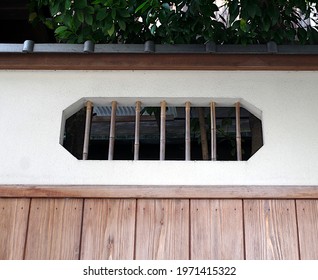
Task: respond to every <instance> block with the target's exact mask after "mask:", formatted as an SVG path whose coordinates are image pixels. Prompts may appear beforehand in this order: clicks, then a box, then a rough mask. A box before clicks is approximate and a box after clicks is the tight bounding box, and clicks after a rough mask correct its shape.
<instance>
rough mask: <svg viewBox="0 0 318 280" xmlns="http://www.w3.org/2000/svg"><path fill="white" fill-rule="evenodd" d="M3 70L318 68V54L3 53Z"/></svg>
mask: <svg viewBox="0 0 318 280" xmlns="http://www.w3.org/2000/svg"><path fill="white" fill-rule="evenodd" d="M0 69H17V70H18V69H19V70H289V71H303V70H318V55H317V54H310V55H309V54H302V55H301V54H298V55H297V54H129V53H124V54H123V53H118V54H113V53H112V54H109V53H103V54H99V53H94V54H78V53H73V54H72V53H58V54H56V53H31V54H20V53H0Z"/></svg>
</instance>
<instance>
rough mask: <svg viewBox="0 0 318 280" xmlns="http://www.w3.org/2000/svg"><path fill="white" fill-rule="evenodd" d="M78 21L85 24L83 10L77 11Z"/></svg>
mask: <svg viewBox="0 0 318 280" xmlns="http://www.w3.org/2000/svg"><path fill="white" fill-rule="evenodd" d="M76 15H77V19H78V20H79V21H80V22H81V23H83V22H84V13H83V11H82V10H78V11H76Z"/></svg>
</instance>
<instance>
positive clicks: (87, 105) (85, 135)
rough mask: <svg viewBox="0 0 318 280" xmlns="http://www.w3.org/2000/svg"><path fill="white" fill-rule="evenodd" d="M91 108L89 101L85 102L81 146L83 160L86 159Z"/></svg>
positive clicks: (91, 104)
mask: <svg viewBox="0 0 318 280" xmlns="http://www.w3.org/2000/svg"><path fill="white" fill-rule="evenodd" d="M92 108H93V103H92V102H91V101H87V102H86V121H85V133H84V145H83V160H87V158H88V146H89V134H90V131H91V123H92Z"/></svg>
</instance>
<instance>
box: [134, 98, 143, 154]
mask: <svg viewBox="0 0 318 280" xmlns="http://www.w3.org/2000/svg"><path fill="white" fill-rule="evenodd" d="M140 107H141V102H140V101H137V102H136V121H135V148H134V160H138V159H139V134H140Z"/></svg>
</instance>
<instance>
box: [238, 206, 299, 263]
mask: <svg viewBox="0 0 318 280" xmlns="http://www.w3.org/2000/svg"><path fill="white" fill-rule="evenodd" d="M244 224H245V246H246V259H250V260H251V259H265V260H297V259H299V253H298V237H297V225H296V210H295V201H294V200H244Z"/></svg>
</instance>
